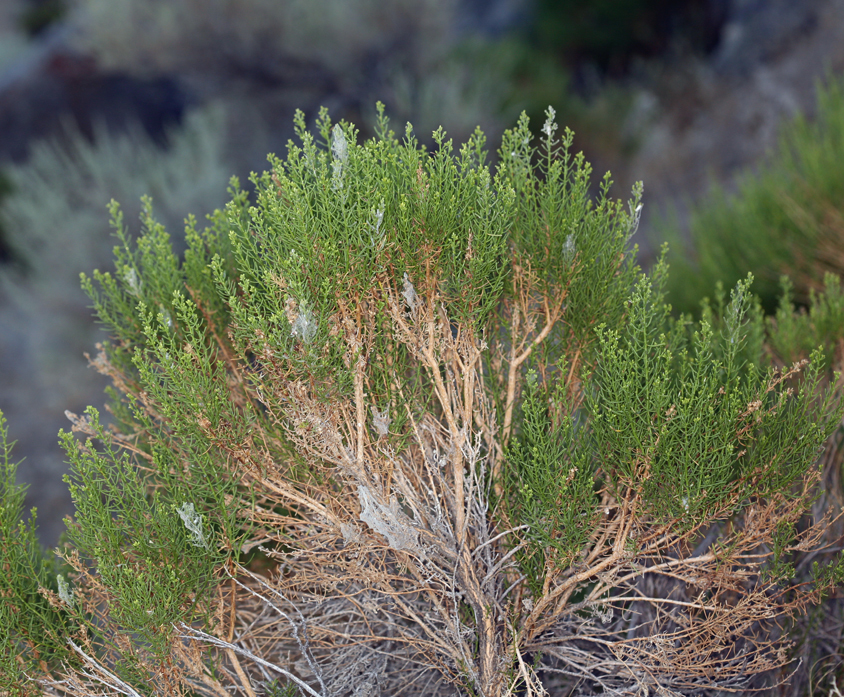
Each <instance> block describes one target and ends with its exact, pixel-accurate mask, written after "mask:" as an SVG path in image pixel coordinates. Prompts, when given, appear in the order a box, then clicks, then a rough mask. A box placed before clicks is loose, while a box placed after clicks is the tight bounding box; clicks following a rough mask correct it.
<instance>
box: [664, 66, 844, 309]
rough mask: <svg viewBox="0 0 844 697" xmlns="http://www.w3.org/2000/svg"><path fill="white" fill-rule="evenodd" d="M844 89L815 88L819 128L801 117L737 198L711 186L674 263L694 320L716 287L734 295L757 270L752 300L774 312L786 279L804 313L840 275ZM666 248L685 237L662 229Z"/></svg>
mask: <svg viewBox="0 0 844 697" xmlns="http://www.w3.org/2000/svg"><path fill="white" fill-rule="evenodd" d="M842 124H844V82H842V81H841V80H839V79H837V78H833V77H830V78H828V80H827V82H826V84H825V85H819V86H818V97H817V114H816V116H815V118H814V120H811V121H810V120H809V119H807V118H806V117H805V116H802V115H801V116H798V117H797V118H795V119H794V120H793V121H791V122H790V123H788V124H787V125H786V126H785V127H784V128H783V131H782V135H781V137H780V141H779V144H778V146H777V148H776V150H775V151H774V152H772V153H771V154H770V156H769V161H768V162H767V163H766V165H765V166H764V167H763V168H761V169H760V171H759V172H758V173H751V172H747V173H745V174H744V175H743V176H742V177H741V179H740V180H739V184H738V191H737V193H736V194H734V195H731V194H728V193H727V192H726V191H725V190H724V189H723V188H720V187H713V189H712V190H711V191H710V193H709V194H708V195H707V196H706V197H705V198H704V199H702V200H701V201H700V202H699V203H698V204H696V205H695V206H694V208H693V209H692V213H691V217H690V222H689V232H690V235H691V248H690V249H689V250H688V252H687V253H686V254H685V256H684V257H682V258H676V259H673V260H672V264H673V267H674V274H673V275H672V278H673V280H672V282H671V283H670V286H669V297H670V299H671V303H672V305H673V306H674V307H675V309H677V310H681V311H684V312H694V311H696V309H697V304H698V299H699V298H700V297H702V296H704V295H707V294H709V293H710V292H711V289H712V288H713V287H714V286H715V283H716V281H721V282H722V283H723V284H724V286H725V287H731V286H733V285H734V284H735V283H736V282H737V281H738V280H739V279H741V278H743V277H744V276H745V275H746V274H747V272H748V271H752V272H753V275H754V277H755V278H756V285H755V286H754V292H755V293H757V294H758V295H759V297H760V298H761V300H762V305H763V307H764V308H765V310H766V311H767V312H768V313H773V312H774V310H775V309H776V306H777V298H778V296H779V288H778V284H779V278H780V276H781V275H782V274H783V273H785V274H787V275H789V276H790V277H791V278H792V280H793V282H794V283H795V284H796V286H795V297H796V299H797V301H798V302H799V303H800V304H806V303H807V302H808V300H809V294H810V292H811V290H812V289H815V290H820V289H821V288H822V287H823V278H824V275H825V273H827V272H832V273H835V274H837V275H841V274H842V273H844V264H842V263H841V255H840V251H839V250H840V248H841V244H842V240H844V227H842V223H841V220H842V217H841V204H840V201H841V200H842V197H843V196H844V164H842V163H844V125H842ZM661 235H662V236H663V239H671V240H673V242H672V244H673V246H674V248H675V249H676V250H678V251H679V250H682V249H683V244H682V242H681V241H680V235H679V233H678V232H677V231H676V230H674V229H669V227H668V226H664V228H663V230H661Z"/></svg>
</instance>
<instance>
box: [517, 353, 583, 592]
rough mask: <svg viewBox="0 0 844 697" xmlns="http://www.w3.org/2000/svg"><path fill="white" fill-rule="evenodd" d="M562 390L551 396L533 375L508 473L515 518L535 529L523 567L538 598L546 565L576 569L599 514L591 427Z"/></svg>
mask: <svg viewBox="0 0 844 697" xmlns="http://www.w3.org/2000/svg"><path fill="white" fill-rule="evenodd" d="M563 367H565V366H563ZM562 389H563V382H562V381H558V382H557V386H556V388H555V394H548V393H547V390H548V386H547V385H546V386H543V385H540V384H539V379H538V377H537V374H536V373H535V372H529V373H528V376H527V391H526V393H525V395H524V400H523V402H522V409H523V413H524V416H523V421H522V427H521V433H520V435H519V438H518V439H517V440H516V441H515V442H514V443H513V445H512V447H511V448H510V449H509V450H508V452H507V467H506V468H505V472H504V490H505V491H506V492H507V494H506V499H507V502H508V504H509V506H510V512H511V515H512V518H513V520H517V521H519V523H521V524H522V525H526V526H529V530H530V531H529V533H527V535H526V538H527V540H528V544H527V551H526V552H525V553H524V554H523V555H521V556H522V558H521V562H520V563H521V568H522V570H523V571H525V573H527V574H528V577H529V581H530V586H531V592H532V593H533V594H534V596H537V597H538V596H540V595H541V591H542V580H543V578H544V575H545V566H546V564H552V565H554V566H557V567H566V566H568V565H570V564H571V563H572V562H573V561H574V560H575V559H576V557H577V556H578V554H579V553H580V552H581V551H582V550H583V548H584V547H585V545H586V542H587V540H588V539H589V535H590V534H591V533H592V531H593V530H594V523H595V520H594V519H595V516H596V515H597V508H596V495H595V488H594V485H595V482H594V469H593V466H592V461H591V460H592V458H591V456H590V453H589V450H588V445H589V444H588V441H587V440H586V439H585V438H584V437H583V434H584V433H585V432H586V428H585V427H584V426H583V424H578V423H577V421H578V418H580V419H582V418H583V415H582V414H578V413H568V412H567V411H566V410H565V405H566V399H565V395H564V394H562ZM552 410H556V411H557V413H553V412H552V413H549V412H551V411H552ZM549 550H551V553H550V554H549Z"/></svg>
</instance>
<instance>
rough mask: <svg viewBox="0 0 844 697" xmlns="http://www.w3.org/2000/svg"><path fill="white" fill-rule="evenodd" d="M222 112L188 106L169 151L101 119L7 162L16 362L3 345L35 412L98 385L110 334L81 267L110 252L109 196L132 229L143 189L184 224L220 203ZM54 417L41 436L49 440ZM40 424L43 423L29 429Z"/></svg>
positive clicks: (6, 312)
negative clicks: (96, 357) (93, 313)
mask: <svg viewBox="0 0 844 697" xmlns="http://www.w3.org/2000/svg"><path fill="white" fill-rule="evenodd" d="M222 117H223V113H222V112H219V111H215V110H203V111H201V112H198V113H195V114H192V115H190V116H189V117H188V118H187V120H186V123H185V124H184V126H183V127H182V128H180V129H178V130H176V131H174V132H172V133H170V134H169V141H170V143H169V147H168V149H167V150H164V149H162V148H160V147H157V146H156V145H154V144H153V143H152V142H151V141H150V140H149V138H148V137H146V135H145V134H143V133H142V132H136V131H133V132H129V133H123V134H113V133H109V132H107V131H106V130H105V128H102V129H99V128H98V129H97V130H96V133H95V136H96V140H95V142H93V143H91V142H88V141H87V140H86V139H85V137H84V136H83V135H82V134H81V133H80V132H79V131H78V130H76V129H74V128H68V129H67V133H66V134H65V137H63V138H60V139H59V138H57V139H54V140H49V141H44V142H40V143H38V144H36V145H35V146H34V148H33V150H32V153H31V157H30V159H29V160H28V161H27V162H26V163H23V164H18V165H9V166H7V167H6V168H5V169H4V177H5V180H6V181H8V182H9V189H10V191H9V192H8V193H7V194H5V195H4V196H3V198H2V201H0V228H2V230H3V232H4V236H5V240H4V241H5V242H6V243H7V244H8V246H9V248H10V251H11V256H12V259H13V260H15V261H17V262H18V264H17V265H14V266H13V265H3V266H2V267H0V294H2V297H3V304H2V306H1V307H0V318H2V319H0V322H2V325H3V332H4V333H6V335H7V336H8V337H10V338H11V337H16V338H17V341H15V342H12V341H10V342H9V344H8V345H9V346H25V347H26V349H27V350H26V353H25V354H24V355H17V349H15V352H16V355H14V364H13V363H12V362H11V361H12V351H11V350H8V351H7V352H4V355H3V359H2V365H0V371H10V372H11V371H21V372H22V373H24V374H26V375H28V376H29V379H28V381H27V385H28V389H29V391H30V392H29V394H28V395H27V397H26V399H21V400H20V402H22V403H25V402H26V401H30V402H31V403H32V405H33V408H32V412H33V413H36V414H37V417H35V418H36V419H37V420H38V421H41V420H43V418H44V415H45V414H47V415H48V418H49V416H52V415H53V414H55V415H56V416H57V417H59V418H61V414H62V413H63V412H64V410H65V409H67V408H68V407H69V406H71V405H73V404H80V405H82V406H84V405H85V404H87V403H90V402H91V401H92V400H94V399H98V398H99V395H100V394H101V389H102V388H101V387H100V386H99V385H95V384H93V383H92V381H91V373H90V370H89V369H88V367H87V363H86V361H85V358H84V356H83V354H84V353H85V352H86V351H91V349H92V347H93V345H94V343H95V342H96V341H98V340H100V339H102V338H104V335H103V334H102V333H101V331H100V330H99V328H98V327H97V326H96V325H95V324H94V322H93V321H92V318H91V317H90V310H89V307H90V301H89V300H88V298H87V297H86V296H85V294H84V293H83V292H82V291H81V290H80V288H79V273H80V272H81V271H83V270H85V269H89V268H91V266H92V265H105V264H108V263H110V260H111V257H112V253H113V252H112V249H113V246H114V238H113V236H112V235H113V231H112V230H111V228H110V227H109V224H108V214H107V206H108V202H109V200H110V199H112V198H119V199H123V200H127V201H129V202H130V206H129V208H128V210H127V216H128V219H129V220H130V221H131V227H132V230H133V232H138V231H139V230H140V228H141V226H142V225H145V224H147V223H148V222H149V219H150V215H151V206H152V204H151V203H150V202H149V201H148V202H147V203H145V204H139V199H140V197H141V196H143V195H150V196H152V197H153V198H154V200H155V210H156V213H157V214H158V215H159V216H160V219H161V220H163V221H165V222H166V224H167V225H169V226H171V227H172V226H176V227H178V226H181V225H183V221H184V219H185V217H186V216H187V215H188V213H189V212H190V211H191V210H210V209H213V207H215V206H219V205H222V203H223V202H224V201H225V199H226V185H227V182H228V179H229V176H230V174H231V172H230V168H229V166H228V165H227V164H226V158H225V155H224V152H223V147H224V139H223V138H222V125H223V118H222ZM142 214H143V215H142ZM139 219H140V220H139ZM183 247H184V244H183V243H180V244H179V249H180V250H181V249H183ZM35 404H38V409H36V408H35ZM71 408H74V409H79V408H81V407H73V406H71ZM15 416H18V415H17V414H16V415H15ZM9 418H10V419H11V418H12V414H11V413H10V414H9ZM18 418H20V417H19V416H18ZM30 418H33V417H30ZM53 424H55V421H53ZM53 424H51V425H49V427H48V429H47V431H46V432H43V431H42V436H41V437H42V438H49V439H50V441H52V437H53V433H54V431H55V429H56V428H57V426H56V425H53ZM39 427H40V428H42V429H43V426H39V425H38V423H37V422H36V424H35V425H34V426H33V427H32V428H33V430H37V429H38V428H39ZM57 460H59V463H57V466H60V459H59V458H58V457H57ZM42 465H43V463H42Z"/></svg>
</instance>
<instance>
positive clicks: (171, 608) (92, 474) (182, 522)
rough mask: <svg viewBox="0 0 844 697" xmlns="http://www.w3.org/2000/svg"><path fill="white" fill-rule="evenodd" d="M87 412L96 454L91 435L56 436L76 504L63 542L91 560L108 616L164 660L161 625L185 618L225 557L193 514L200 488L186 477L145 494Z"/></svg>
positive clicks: (127, 463)
mask: <svg viewBox="0 0 844 697" xmlns="http://www.w3.org/2000/svg"><path fill="white" fill-rule="evenodd" d="M86 416H87V420H86V425H87V426H88V427H89V428H90V431H91V432H92V433H93V434H95V435H96V436H97V437H98V438H99V439H100V440H101V441H102V442H103V443H105V445H104V447H103V452H98V451H97V450H96V449H95V446H94V443H93V441H92V440H91V439H88V441H87V442H86V443H85V444H82V443H80V442H78V441H77V440H76V439H75V438H74V437H73V435H72V434H70V433H66V432H62V433H61V434H60V437H61V441H62V444H63V445H64V448H65V450H66V452H67V454H68V457H69V458H70V463H71V473H70V475H66V477H65V481H66V482H67V484H68V486H69V488H70V493H71V496H72V497H73V502H74V504H75V506H76V515H75V523H74V525H72V526H71V527H70V530H69V533H70V535H69V537H70V541H71V542H72V543H73V546H74V547H75V548H76V549H77V550H79V551H81V552H83V553H85V554H86V555H87V556H88V558H90V559H91V560H92V561H93V562H94V563H95V564H96V568H97V572H98V574H99V576H100V577H101V578H102V582H103V583H104V584H105V585H106V586H107V587H108V589H109V591H110V592H111V594H112V601H111V611H112V612H113V614H114V618H115V620H116V621H117V622H118V623H119V625H120V626H121V627H123V628H125V630H128V631H131V632H134V633H137V635H138V637H139V638H140V639H141V640H142V641H144V642H147V643H149V645H150V648H151V650H152V651H153V652H155V653H157V654H158V655H159V656H160V657H161V658H162V659H163V658H165V656H166V653H167V652H168V650H169V633H168V632H164V633H162V631H161V628H162V627H165V628H168V627H170V626H171V625H173V624H174V623H177V622H179V621H184V620H185V619H188V618H190V617H191V614H192V613H191V610H192V608H193V606H194V605H195V604H196V603H197V602H199V601H201V600H202V598H203V595H204V594H205V593H207V591H208V590H210V588H211V587H213V586H214V585H215V584H214V581H213V577H212V571H213V569H214V568H215V566H217V565H219V564H220V563H221V562H222V560H223V558H224V557H223V555H221V554H220V553H219V552H217V542H216V540H215V539H214V538H215V535H214V533H213V531H212V528H211V527H210V526H209V525H208V523H207V522H206V521H205V516H203V515H201V514H197V513H195V506H194V503H193V501H194V500H195V499H196V500H197V502H198V503H200V504H203V503H204V501H202V500H201V499H200V498H198V497H200V496H201V495H202V493H204V492H202V491H196V490H193V489H191V488H189V486H188V484H189V482H185V483H184V484H183V485H182V486H180V487H171V488H169V489H167V490H164V491H156V492H155V493H154V494H153V495H152V496H150V495H149V489H148V483H147V482H145V481H144V480H143V478H142V477H141V475H140V472H139V471H138V470H137V469H136V467H135V464H134V463H133V462H132V461H131V459H130V458H129V455H128V453H126V452H119V451H117V449H116V448H115V447H114V446H113V445H112V444H111V442H110V441H111V440H112V439H111V438H110V437H109V436H108V435H107V434H106V433H105V429H104V427H103V426H102V425H101V424H100V422H99V415H98V414H97V411H96V410H95V409H93V408H90V409H89V410H88V411H87V413H86ZM163 479H165V481H166V477H163ZM177 502H178V505H177ZM151 598H154V599H155V602H150V599H151Z"/></svg>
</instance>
